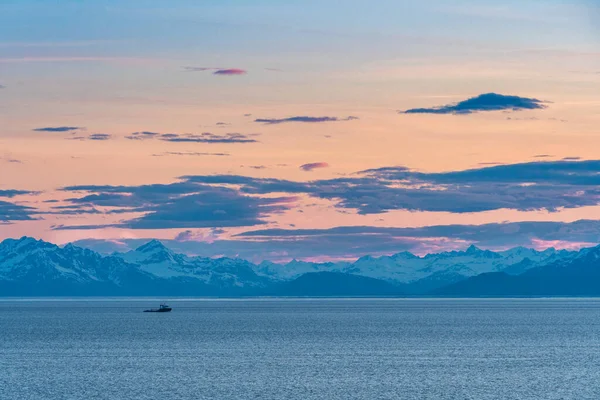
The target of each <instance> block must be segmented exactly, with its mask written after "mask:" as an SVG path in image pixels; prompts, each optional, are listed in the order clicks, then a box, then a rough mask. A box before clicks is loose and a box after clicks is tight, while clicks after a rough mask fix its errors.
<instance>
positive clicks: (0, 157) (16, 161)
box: [0, 156, 23, 164]
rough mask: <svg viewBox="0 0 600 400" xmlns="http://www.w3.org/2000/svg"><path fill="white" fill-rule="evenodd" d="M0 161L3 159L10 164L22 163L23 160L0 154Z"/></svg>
mask: <svg viewBox="0 0 600 400" xmlns="http://www.w3.org/2000/svg"><path fill="white" fill-rule="evenodd" d="M0 161H4V162H7V163H11V164H22V163H23V161H21V160H17V159H16V158H12V157H2V156H0Z"/></svg>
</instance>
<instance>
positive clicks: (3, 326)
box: [0, 299, 600, 400]
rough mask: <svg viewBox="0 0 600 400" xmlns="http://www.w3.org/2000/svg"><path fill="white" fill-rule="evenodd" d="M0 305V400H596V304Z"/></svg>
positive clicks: (599, 372) (599, 309)
mask: <svg viewBox="0 0 600 400" xmlns="http://www.w3.org/2000/svg"><path fill="white" fill-rule="evenodd" d="M156 305H157V301H155V300H151V301H139V300H118V301H115V300H103V301H15V300H0V399H2V400H20V399H34V400H70V399H72V400H75V399H111V400H122V399H123V400H124V399H127V400H131V399H136V400H137V399H157V400H169V399H294V400H295V399H302V400H307V399H332V400H334V399H344V400H345V399H361V400H362V399H364V400H367V399H368V400H374V399H411V400H415V399H452V400H455V399H473V400H483V399H503V400H506V399H545V400H549V399H579V400H581V399H600V301H599V300H583V299H576V300H558V299H555V300H531V299H530V300H244V301H207V300H196V301H193V300H192V301H182V300H181V301H172V302H171V305H172V306H173V307H174V311H173V312H172V313H170V314H148V313H146V314H144V313H142V312H141V311H142V310H143V309H144V308H146V307H150V306H156Z"/></svg>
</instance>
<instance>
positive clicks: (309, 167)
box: [300, 162, 329, 172]
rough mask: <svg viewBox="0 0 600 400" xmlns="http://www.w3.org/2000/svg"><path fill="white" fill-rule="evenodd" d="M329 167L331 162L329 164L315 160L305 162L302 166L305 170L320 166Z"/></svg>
mask: <svg viewBox="0 0 600 400" xmlns="http://www.w3.org/2000/svg"><path fill="white" fill-rule="evenodd" d="M327 167H329V164H327V163H326V162H315V163H309V164H304V165H301V166H300V169H301V170H303V171H307V172H309V171H312V170H314V169H318V168H327Z"/></svg>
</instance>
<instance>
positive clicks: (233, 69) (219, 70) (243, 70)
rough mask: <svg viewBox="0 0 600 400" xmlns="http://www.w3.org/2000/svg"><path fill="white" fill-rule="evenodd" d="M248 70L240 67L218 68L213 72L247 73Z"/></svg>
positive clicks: (222, 73)
mask: <svg viewBox="0 0 600 400" xmlns="http://www.w3.org/2000/svg"><path fill="white" fill-rule="evenodd" d="M247 73H248V71H246V70H245V69H240V68H226V69H218V70H216V71H215V72H213V75H246V74H247Z"/></svg>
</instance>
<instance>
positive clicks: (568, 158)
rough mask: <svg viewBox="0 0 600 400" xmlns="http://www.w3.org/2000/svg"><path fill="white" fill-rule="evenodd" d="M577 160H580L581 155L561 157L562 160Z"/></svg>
mask: <svg viewBox="0 0 600 400" xmlns="http://www.w3.org/2000/svg"><path fill="white" fill-rule="evenodd" d="M577 160H581V157H565V158H563V161H577Z"/></svg>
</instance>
